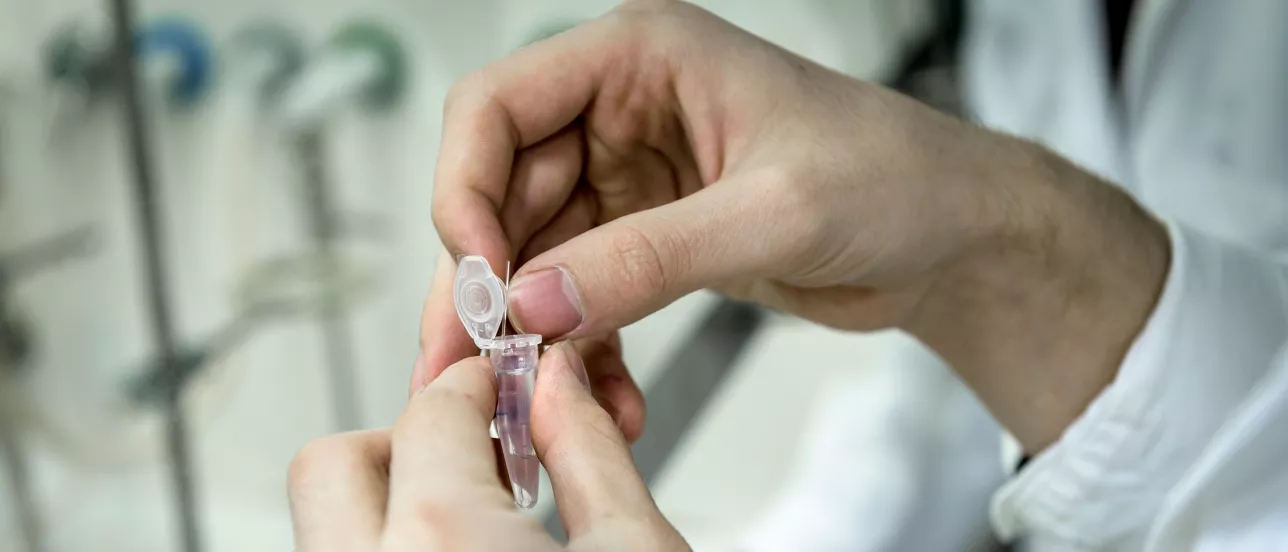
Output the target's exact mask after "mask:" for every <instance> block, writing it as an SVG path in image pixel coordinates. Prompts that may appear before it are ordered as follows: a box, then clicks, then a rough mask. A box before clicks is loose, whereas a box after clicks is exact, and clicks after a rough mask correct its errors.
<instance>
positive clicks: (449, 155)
mask: <svg viewBox="0 0 1288 552" xmlns="http://www.w3.org/2000/svg"><path fill="white" fill-rule="evenodd" d="M597 23H598V22H592V23H590V24H587V25H584V26H581V27H577V28H574V29H571V30H569V31H568V32H565V33H563V34H560V35H557V36H555V37H552V38H550V39H548V40H544V41H541V42H538V43H536V44H532V45H530V46H528V47H525V48H523V49H522V50H519V51H517V52H515V53H513V54H511V55H509V56H507V57H505V58H504V59H502V60H500V61H497V62H495V63H493V64H491V65H489V66H487V67H485V68H483V69H481V70H479V71H477V72H475V73H473V74H471V75H469V76H467V77H466V78H464V79H462V80H461V81H459V82H457V83H456V85H455V86H453V87H452V90H451V92H449V93H448V97H447V101H446V105H445V107H444V113H443V136H442V140H441V144H442V145H441V148H440V150H439V156H438V167H437V169H436V171H435V175H434V182H435V184H434V198H433V207H432V211H433V216H434V225H435V227H436V228H437V229H438V234H439V236H440V238H441V239H442V240H443V245H444V246H446V248H447V250H448V252H449V253H450V254H452V255H459V254H471V255H482V256H483V257H485V258H486V259H487V260H488V263H490V264H491V265H492V267H493V269H494V270H500V268H499V267H503V266H505V261H506V260H508V259H509V256H510V251H511V247H510V244H509V241H508V238H507V237H506V235H505V233H504V231H503V228H502V224H501V221H500V212H501V207H502V206H503V205H504V203H505V198H506V192H507V187H508V185H509V182H510V176H511V169H512V167H513V165H514V159H515V154H516V152H517V151H518V150H520V149H523V148H526V147H529V146H532V145H534V144H536V143H538V142H541V141H542V140H545V139H546V138H548V137H550V136H552V135H554V134H555V133H556V132H558V131H559V130H560V129H563V128H564V127H567V126H568V125H570V124H571V123H573V122H574V121H575V120H576V119H577V117H578V116H579V115H581V114H582V112H584V111H585V110H586V107H587V106H588V105H589V104H590V102H591V99H592V98H593V97H594V95H595V92H596V90H597V88H598V85H599V82H600V81H601V79H602V73H603V68H604V67H605V66H606V65H608V64H610V63H612V60H613V58H614V57H615V55H616V54H615V51H620V50H621V48H613V47H611V45H612V43H613V42H614V41H613V40H605V39H604V34H605V33H604V31H603V30H602V29H601V28H600V27H601V25H598V24H597ZM617 42H619V43H620V39H618V40H617ZM605 46H610V47H605Z"/></svg>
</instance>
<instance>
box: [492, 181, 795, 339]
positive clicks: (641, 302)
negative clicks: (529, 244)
mask: <svg viewBox="0 0 1288 552" xmlns="http://www.w3.org/2000/svg"><path fill="white" fill-rule="evenodd" d="M739 180H740V181H728V182H726V181H721V182H720V183H717V184H715V185H712V186H710V187H708V188H706V189H703V190H700V191H698V192H697V193H694V194H693V195H690V196H688V197H685V198H682V199H679V200H677V201H674V202H672V203H669V204H666V205H663V206H660V207H656V208H653V209H649V210H646V211H640V212H638V213H634V214H632V215H628V216H625V217H622V218H619V219H617V220H614V221H612V222H609V223H607V224H604V225H603V226H600V227H597V228H593V229H591V230H590V231H588V232H586V233H584V234H581V235H579V236H576V237H574V238H572V239H571V240H568V241H567V242H565V243H563V244H561V245H559V246H557V247H555V248H552V249H550V250H549V251H546V252H545V253H542V254H541V255H538V256H537V257H536V258H534V259H532V260H531V261H529V262H527V263H525V264H524V266H523V268H522V269H520V270H519V273H518V274H517V275H516V276H515V280H514V283H513V284H512V286H511V288H510V293H509V303H510V320H511V321H512V322H513V323H514V324H515V326H516V327H517V328H519V329H520V330H522V331H523V332H525V333H534V334H541V335H543V336H546V337H547V338H549V339H558V338H577V337H583V336H587V335H597V334H602V333H606V332H609V331H613V330H616V329H618V328H621V327H624V326H626V325H628V324H630V323H632V322H635V321H636V320H639V319H640V318H643V317H644V316H647V315H649V314H651V313H653V312H655V311H657V310H659V309H661V308H662V307H665V306H666V305H668V304H669V303H671V302H672V301H674V300H676V299H678V298H680V297H682V296H684V295H685V294H688V293H691V292H693V291H696V290H698V289H702V288H704V287H708V286H711V285H713V284H716V283H719V282H723V281H726V280H731V279H734V278H745V277H750V276H769V275H772V274H774V273H775V272H774V271H775V270H781V269H782V268H783V267H782V265H783V262H782V259H783V257H784V255H785V254H787V253H789V252H790V251H791V250H792V249H793V248H795V247H797V246H798V245H799V243H800V240H799V239H798V237H799V236H801V235H802V228H804V227H805V226H804V225H803V223H806V222H808V219H809V216H808V215H807V214H806V213H802V212H801V209H794V208H793V204H794V203H795V204H797V205H798V204H799V202H793V201H785V200H784V198H783V196H784V194H782V193H781V192H780V190H782V189H783V188H784V186H781V185H779V183H778V182H776V181H774V180H771V179H770V178H763V177H762V178H754V177H753V178H741V179H739ZM796 195H799V194H796ZM776 265H777V266H776Z"/></svg>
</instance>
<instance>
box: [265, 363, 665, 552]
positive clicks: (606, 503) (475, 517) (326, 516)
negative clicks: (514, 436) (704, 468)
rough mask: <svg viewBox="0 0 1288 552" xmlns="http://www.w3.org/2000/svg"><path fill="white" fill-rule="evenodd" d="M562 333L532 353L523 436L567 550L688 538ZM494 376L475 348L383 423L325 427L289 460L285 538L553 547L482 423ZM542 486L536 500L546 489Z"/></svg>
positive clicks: (658, 545)
mask: <svg viewBox="0 0 1288 552" xmlns="http://www.w3.org/2000/svg"><path fill="white" fill-rule="evenodd" d="M580 366H582V361H581V359H580V357H579V356H578V354H577V352H576V350H575V349H574V348H573V347H572V345H571V344H562V345H559V346H556V347H553V348H551V349H550V350H549V351H547V352H546V354H545V355H543V356H542V358H541V365H540V368H539V371H538V377H537V383H536V389H535V391H534V394H533V403H532V440H533V445H534V447H535V448H536V451H537V455H538V456H539V457H540V458H541V462H542V464H543V465H545V467H546V470H547V471H548V472H549V473H550V480H551V483H552V485H553V487H554V495H555V496H554V499H555V500H556V502H557V503H558V505H559V515H560V517H561V518H562V520H563V523H564V528H565V530H566V531H567V534H568V539H569V540H568V549H573V550H676V549H687V548H688V547H687V545H686V544H685V543H684V540H683V539H682V538H681V537H680V535H679V534H678V533H676V532H675V529H674V528H672V527H671V526H670V524H669V523H667V521H666V519H665V518H663V517H662V514H661V513H660V512H659V511H658V509H657V506H656V505H655V504H654V503H653V499H652V497H651V496H650V495H649V492H648V489H647V488H646V487H645V485H644V481H643V480H642V479H641V478H640V475H639V472H637V471H636V470H635V466H634V463H633V461H632V459H631V454H630V450H629V449H628V448H627V444H626V441H625V439H624V438H623V437H622V434H621V432H620V431H618V429H617V425H616V424H615V423H614V422H613V420H612V418H610V417H609V416H608V414H607V413H606V412H604V410H603V409H601V408H600V407H599V405H598V404H596V402H595V400H594V398H593V397H592V396H591V395H590V393H589V392H588V391H587V386H586V385H585V383H583V382H584V381H585V379H584V375H583V374H584V369H582V368H580ZM495 406H496V380H495V378H494V376H493V375H492V369H491V366H490V365H489V363H488V362H487V359H484V358H481V357H472V358H468V359H465V360H462V361H460V362H458V363H456V364H453V365H452V366H450V367H448V368H447V369H446V370H444V371H443V372H442V373H441V374H440V375H439V377H437V378H436V379H434V380H433V381H432V382H431V383H429V384H427V385H426V386H425V387H424V388H422V389H421V390H419V391H418V392H417V393H416V394H415V395H413V396H412V398H411V400H410V402H409V403H408V405H407V409H406V410H405V411H404V412H403V414H402V415H401V416H400V417H399V418H398V421H397V422H396V423H395V424H394V427H393V428H392V429H380V430H370V431H357V432H351V433H343V434H339V435H333V436H330V437H324V438H321V439H318V440H316V441H313V442H312V443H310V444H308V445H307V446H305V447H304V449H303V450H301V451H300V453H299V454H298V455H297V456H296V458H295V460H294V461H293V462H292V463H291V468H290V475H289V483H288V489H289V496H290V502H291V519H292V524H293V525H294V529H295V544H296V550H298V551H299V552H326V551H344V552H352V551H376V550H380V551H403V550H407V551H411V550H417V551H419V550H533V551H545V550H563V549H564V548H563V547H562V546H560V545H559V544H558V543H556V542H555V541H554V539H552V538H551V537H550V535H549V534H547V533H546V531H545V529H544V528H543V527H542V526H541V523H540V522H539V520H538V519H537V518H536V517H534V516H531V515H528V514H524V513H521V512H519V511H518V510H517V509H516V507H515V505H514V498H513V496H512V495H511V494H510V490H509V485H508V484H503V478H504V475H501V478H502V479H498V474H499V473H503V471H502V470H500V469H499V466H500V464H499V463H498V462H499V461H500V460H499V458H498V457H497V455H496V451H495V449H494V448H493V441H492V439H491V438H489V436H488V423H489V422H490V421H491V420H492V416H493V411H494V409H495ZM549 499H550V498H549V497H546V498H544V499H543V500H549Z"/></svg>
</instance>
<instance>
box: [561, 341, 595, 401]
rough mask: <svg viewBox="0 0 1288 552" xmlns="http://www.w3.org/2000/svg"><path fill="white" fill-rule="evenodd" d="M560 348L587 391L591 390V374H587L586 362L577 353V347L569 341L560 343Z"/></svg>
mask: <svg viewBox="0 0 1288 552" xmlns="http://www.w3.org/2000/svg"><path fill="white" fill-rule="evenodd" d="M559 350H560V351H561V352H562V353H563V355H564V358H566V359H568V367H569V368H571V369H572V373H573V375H575V376H577V381H580V382H581V384H582V385H583V386H585V387H586V390H587V391H590V376H588V375H586V363H585V362H583V361H582V360H581V355H580V354H578V353H577V348H576V347H574V346H573V345H572V343H569V342H567V341H565V342H563V343H562V344H560V345H559Z"/></svg>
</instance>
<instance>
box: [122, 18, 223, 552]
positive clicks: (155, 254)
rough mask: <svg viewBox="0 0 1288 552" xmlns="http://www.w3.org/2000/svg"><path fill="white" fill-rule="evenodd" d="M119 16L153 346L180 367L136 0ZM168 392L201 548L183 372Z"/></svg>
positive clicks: (169, 419) (177, 472) (187, 533)
mask: <svg viewBox="0 0 1288 552" xmlns="http://www.w3.org/2000/svg"><path fill="white" fill-rule="evenodd" d="M109 3H110V5H109V10H110V12H111V15H112V20H113V24H114V25H113V27H114V29H113V43H114V44H113V46H114V47H113V52H112V53H113V56H115V62H114V65H115V68H116V74H117V76H118V77H119V78H120V86H121V91H122V99H123V100H124V102H125V105H124V107H125V117H126V120H125V123H126V129H127V134H128V140H129V142H128V146H129V155H130V165H131V167H132V169H133V172H134V174H133V177H134V179H133V182H134V195H135V208H136V209H137V211H138V212H137V213H136V214H137V216H138V219H139V221H140V223H141V226H142V228H141V230H142V240H143V258H144V263H145V267H144V268H145V274H144V277H145V279H146V284H147V289H148V291H149V293H148V296H147V302H148V305H147V307H148V310H149V314H150V318H151V320H150V322H151V333H152V339H153V346H154V347H155V348H156V352H157V355H158V360H159V362H160V366H161V367H162V370H165V371H167V372H171V371H173V372H176V373H177V371H178V367H179V364H178V361H179V343H178V341H177V339H176V336H175V335H174V325H173V320H172V314H173V311H172V307H171V305H170V301H169V293H168V292H169V290H168V286H167V282H166V275H165V266H166V259H165V250H164V247H163V244H162V242H161V240H162V236H161V232H162V228H161V224H162V223H161V205H160V197H159V194H158V190H157V186H156V179H155V175H154V173H153V171H152V169H153V167H152V165H151V162H152V155H151V153H152V152H151V151H150V150H149V147H150V140H149V136H148V125H147V121H146V114H145V111H144V106H143V95H142V90H140V86H139V78H140V75H139V73H138V67H137V63H136V61H137V60H136V57H135V44H134V43H135V28H136V27H135V18H134V12H133V6H132V5H131V2H130V0H109ZM169 379H170V382H169V385H167V388H166V389H165V392H164V396H163V397H162V403H161V404H162V411H163V413H164V415H165V418H166V420H165V428H166V433H165V436H166V451H167V454H168V460H169V462H168V464H169V469H170V474H169V475H170V480H171V485H172V486H173V488H174V492H175V502H176V504H175V506H176V508H177V512H178V517H179V530H180V536H181V539H182V548H181V549H182V550H184V551H185V552H200V550H201V548H202V547H201V533H200V527H199V525H198V520H197V498H196V489H195V488H194V484H193V478H192V460H191V458H190V456H189V454H190V451H189V448H188V427H187V424H186V421H185V417H184V411H183V401H182V396H183V384H184V381H183V378H180V377H174V378H169Z"/></svg>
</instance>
